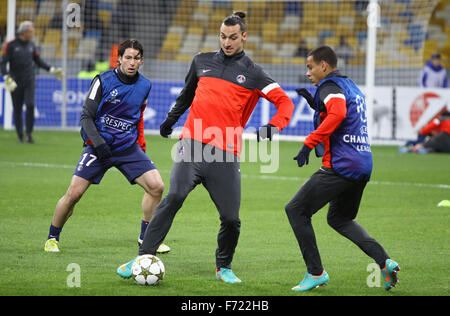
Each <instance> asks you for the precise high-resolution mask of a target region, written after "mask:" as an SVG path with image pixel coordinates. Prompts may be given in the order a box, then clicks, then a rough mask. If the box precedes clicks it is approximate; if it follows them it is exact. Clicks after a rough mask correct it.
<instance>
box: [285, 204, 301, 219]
mask: <svg viewBox="0 0 450 316" xmlns="http://www.w3.org/2000/svg"><path fill="white" fill-rule="evenodd" d="M284 210H285V212H286V214H287V216H288V217H291V216H292V215H293V214H294V213H296V212H297V211H298V210H297V209H296V207H295V206H294V205H293V204H292V203H288V204H286V206H285V207H284Z"/></svg>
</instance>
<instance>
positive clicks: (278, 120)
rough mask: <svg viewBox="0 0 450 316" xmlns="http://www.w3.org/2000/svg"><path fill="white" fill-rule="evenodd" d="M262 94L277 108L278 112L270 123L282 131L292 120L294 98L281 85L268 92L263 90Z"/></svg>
mask: <svg viewBox="0 0 450 316" xmlns="http://www.w3.org/2000/svg"><path fill="white" fill-rule="evenodd" d="M261 95H262V96H263V97H264V98H265V99H267V100H269V101H270V102H272V103H273V104H274V105H275V107H276V108H277V113H275V115H274V116H273V117H272V119H271V120H270V122H269V124H271V125H273V126H276V127H277V128H278V130H279V131H281V130H282V129H283V128H285V127H286V126H287V125H288V124H289V121H290V120H291V117H292V114H293V113H294V103H292V100H291V99H290V98H289V97H288V96H287V94H286V92H284V90H283V89H282V88H281V87H276V88H274V89H272V90H270V91H269V92H267V94H264V93H263V92H261Z"/></svg>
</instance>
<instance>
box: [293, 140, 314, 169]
mask: <svg viewBox="0 0 450 316" xmlns="http://www.w3.org/2000/svg"><path fill="white" fill-rule="evenodd" d="M311 150H312V148H309V147H308V146H306V145H305V144H303V147H302V149H300V151H299V152H298V154H297V156H295V157H294V160H297V165H298V166H299V167H303V165H305V164H308V163H309V153H310V152H311Z"/></svg>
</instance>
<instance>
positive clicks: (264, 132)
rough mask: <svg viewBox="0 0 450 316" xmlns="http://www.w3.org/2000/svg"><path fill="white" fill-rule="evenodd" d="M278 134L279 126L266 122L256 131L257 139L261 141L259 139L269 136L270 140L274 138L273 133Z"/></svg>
mask: <svg viewBox="0 0 450 316" xmlns="http://www.w3.org/2000/svg"><path fill="white" fill-rule="evenodd" d="M275 134H278V128H277V127H276V126H273V125H272V124H266V125H263V126H261V127H260V128H259V130H257V131H256V140H257V141H258V142H259V139H260V138H261V139H266V138H268V139H269V140H270V141H271V140H272V137H273V135H275Z"/></svg>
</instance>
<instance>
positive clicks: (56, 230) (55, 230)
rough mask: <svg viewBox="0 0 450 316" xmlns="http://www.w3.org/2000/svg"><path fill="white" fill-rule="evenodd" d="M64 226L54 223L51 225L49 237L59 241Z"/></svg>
mask: <svg viewBox="0 0 450 316" xmlns="http://www.w3.org/2000/svg"><path fill="white" fill-rule="evenodd" d="M61 231H62V227H55V226H53V225H50V231H49V233H48V238H47V239H50V238H55V239H56V240H57V241H59V234H61Z"/></svg>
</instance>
